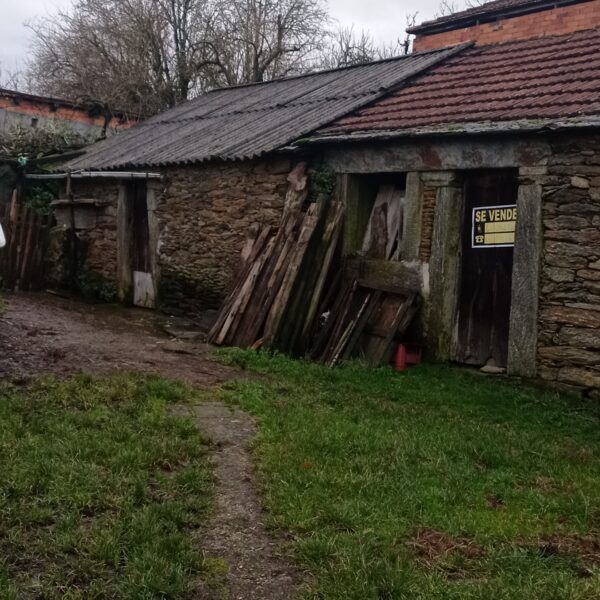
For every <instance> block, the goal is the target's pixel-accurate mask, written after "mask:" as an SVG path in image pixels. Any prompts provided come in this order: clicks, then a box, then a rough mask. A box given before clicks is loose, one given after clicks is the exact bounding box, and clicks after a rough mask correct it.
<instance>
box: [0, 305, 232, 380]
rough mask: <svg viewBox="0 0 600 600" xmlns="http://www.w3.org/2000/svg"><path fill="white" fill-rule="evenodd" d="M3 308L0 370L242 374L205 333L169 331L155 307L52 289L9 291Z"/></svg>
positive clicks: (26, 373) (7, 373) (20, 375)
mask: <svg viewBox="0 0 600 600" xmlns="http://www.w3.org/2000/svg"><path fill="white" fill-rule="evenodd" d="M6 304H7V306H6V309H5V310H4V311H3V312H2V313H0V377H9V378H12V379H13V380H20V379H27V378H29V377H33V376H36V375H40V374H57V375H71V374H75V373H98V374H107V373H114V372H115V371H130V372H131V371H133V372H143V373H152V374H156V375H160V376H162V377H166V378H170V379H179V380H181V381H185V382H186V383H189V384H191V385H195V386H201V387H207V386H211V385H215V384H218V383H222V382H223V381H226V380H228V379H231V378H232V377H236V376H237V377H239V372H238V371H236V370H235V369H232V368H229V367H227V366H224V365H222V364H220V363H218V362H216V361H215V360H214V359H213V358H212V355H211V352H210V348H209V347H208V346H206V345H205V344H203V343H201V342H200V341H187V342H184V341H181V340H176V339H174V338H173V337H172V336H169V335H167V333H166V332H165V328H168V327H169V325H170V323H169V321H168V320H167V319H166V318H165V317H162V316H160V315H158V314H156V313H154V312H151V311H145V310H139V309H128V308H122V307H115V306H93V305H89V304H83V303H81V302H77V301H73V300H67V299H64V298H59V297H56V296H50V295H45V294H19V295H9V296H7V297H6Z"/></svg>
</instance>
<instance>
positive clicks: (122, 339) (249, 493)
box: [0, 294, 295, 600]
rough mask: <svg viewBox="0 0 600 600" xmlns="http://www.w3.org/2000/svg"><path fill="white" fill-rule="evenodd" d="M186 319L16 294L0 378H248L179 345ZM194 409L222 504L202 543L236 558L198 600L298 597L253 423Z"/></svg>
mask: <svg viewBox="0 0 600 600" xmlns="http://www.w3.org/2000/svg"><path fill="white" fill-rule="evenodd" d="M176 325H177V323H173V322H168V321H166V320H165V318H163V317H161V316H159V315H157V314H156V313H153V312H149V311H144V310H137V309H125V308H121V307H114V306H108V307H106V306H91V305H87V304H82V303H80V302H76V301H71V300H66V299H63V298H58V297H55V296H48V295H43V294H38V295H28V294H20V295H9V296H8V297H7V298H6V306H5V308H4V310H3V311H2V313H0V379H2V378H9V379H11V380H13V381H15V382H26V381H27V380H28V379H29V378H32V377H35V376H37V375H41V374H56V375H72V374H76V373H94V374H109V373H114V372H116V371H128V372H143V373H151V374H156V375H160V376H162V377H166V378H170V379H178V380H181V381H184V382H186V383H189V384H191V385H193V386H197V387H204V388H206V387H210V386H214V385H216V384H219V383H222V382H224V381H227V380H229V379H232V378H235V377H238V378H239V377H240V372H239V371H237V370H235V369H233V368H230V367H227V366H224V365H222V364H220V363H218V362H217V361H215V360H214V358H213V356H212V354H211V350H210V348H209V347H208V346H206V345H205V344H203V343H202V342H201V341H200V340H201V335H198V336H189V335H186V336H185V337H187V338H190V337H191V338H192V339H187V340H186V341H182V340H181V339H175V338H174V337H173V336H172V335H171V336H170V335H168V334H167V333H166V331H173V327H174V326H176ZM181 411H186V414H189V416H191V417H192V418H193V419H194V420H195V422H196V423H197V425H198V427H199V429H200V430H201V431H202V433H203V434H204V435H205V436H206V437H207V438H208V439H209V440H211V441H212V455H211V457H212V461H213V463H214V467H215V475H216V479H217V487H216V506H215V512H214V515H213V517H212V520H211V522H210V523H209V524H208V527H207V529H206V530H205V531H203V532H202V535H201V539H200V540H199V542H198V543H199V546H200V547H201V548H202V550H203V551H204V552H206V553H207V554H208V555H209V556H211V557H213V558H217V559H223V560H225V561H227V564H228V566H229V572H228V574H227V577H226V581H225V582H224V587H225V596H223V589H218V590H216V589H213V590H210V589H202V590H199V592H198V594H199V595H198V599H199V600H217V599H219V600H220V599H221V598H223V597H225V598H227V599H228V600H284V599H285V600H291V599H292V598H293V596H294V590H295V585H294V572H293V570H292V568H291V567H290V566H289V565H288V564H287V563H286V561H285V560H284V558H283V557H282V556H281V552H280V549H281V545H280V541H279V540H276V539H274V538H272V537H271V536H270V535H269V533H268V532H267V530H266V528H265V526H264V514H263V512H262V509H261V504H260V499H259V496H258V494H257V491H256V482H255V477H254V469H253V464H252V459H251V457H250V454H249V451H248V445H249V443H250V441H251V439H252V438H253V437H254V435H255V426H254V422H253V420H252V418H251V417H250V416H249V415H247V414H246V413H243V412H241V411H232V410H230V409H229V408H227V407H225V406H223V405H221V404H218V403H207V404H201V405H198V406H195V407H187V408H183V409H181V408H180V409H178V412H181Z"/></svg>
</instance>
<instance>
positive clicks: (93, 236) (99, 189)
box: [46, 180, 119, 293]
mask: <svg viewBox="0 0 600 600" xmlns="http://www.w3.org/2000/svg"><path fill="white" fill-rule="evenodd" d="M63 192H64V190H63ZM73 193H74V199H75V222H76V224H77V240H78V244H77V250H78V257H77V262H78V280H79V283H80V285H82V286H83V287H89V286H93V287H95V288H98V289H104V290H105V291H106V290H112V291H115V290H116V285H117V204H118V200H119V183H118V182H116V181H109V180H99V181H91V180H90V181H83V180H75V181H73ZM80 199H86V200H89V199H94V200H96V201H98V205H96V206H94V205H90V204H85V205H84V204H78V203H77V201H78V200H80ZM62 212H63V213H66V214H68V212H69V211H68V210H67V209H62ZM66 221H67V223H62V224H61V223H60V220H59V225H58V226H57V227H56V228H55V229H54V230H53V231H52V233H51V236H50V245H49V248H48V254H47V257H46V265H47V266H46V279H47V282H48V284H49V285H52V286H57V287H64V286H68V285H70V282H69V281H68V274H69V272H70V268H71V267H70V266H69V263H70V261H71V256H70V252H69V247H70V244H69V242H68V239H67V236H68V233H67V230H68V228H69V226H70V218H69V217H68V216H67V218H66ZM82 291H84V292H85V293H87V292H91V290H82Z"/></svg>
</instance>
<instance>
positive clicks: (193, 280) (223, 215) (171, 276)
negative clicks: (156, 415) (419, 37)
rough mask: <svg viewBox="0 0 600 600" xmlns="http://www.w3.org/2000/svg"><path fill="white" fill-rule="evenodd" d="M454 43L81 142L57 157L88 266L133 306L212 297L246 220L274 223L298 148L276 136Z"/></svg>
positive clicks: (431, 60)
mask: <svg viewBox="0 0 600 600" xmlns="http://www.w3.org/2000/svg"><path fill="white" fill-rule="evenodd" d="M458 51H460V47H459V48H450V49H436V50H433V51H428V52H424V53H420V54H415V55H411V56H405V57H400V58H395V59H390V60H384V61H380V62H376V63H372V64H368V65H361V66H357V67H351V68H346V69H337V70H332V71H326V72H321V73H316V74H311V75H304V76H299V77H292V78H289V79H284V80H279V81H274V82H269V83H262V84H254V85H247V86H240V87H233V88H227V89H219V90H215V91H212V92H209V93H207V94H204V95H202V96H200V97H199V98H197V99H195V100H192V101H190V102H187V103H186V104H183V105H181V106H179V107H177V108H174V109H172V110H169V111H167V112H165V113H163V114H160V115H158V116H155V117H153V118H151V119H148V120H147V121H145V122H144V123H141V124H139V125H137V126H136V127H133V128H132V129H131V130H129V131H126V132H123V133H121V134H119V135H118V136H114V137H112V138H109V139H107V140H104V141H102V142H100V143H98V144H95V145H93V146H91V147H90V148H88V150H87V152H86V153H85V155H84V156H82V157H80V158H77V159H75V160H74V161H72V162H71V163H69V164H68V166H67V168H68V169H69V170H70V172H71V174H70V181H71V190H72V194H73V199H74V202H75V205H76V207H77V208H76V211H75V212H76V215H75V217H76V221H77V223H76V228H77V230H78V237H79V240H80V242H81V252H80V258H81V259H82V269H83V270H84V272H85V275H86V277H88V276H91V277H92V278H93V279H94V280H95V281H96V282H98V285H100V286H102V287H111V286H112V287H114V288H116V290H117V292H118V296H119V298H120V299H121V300H122V301H124V302H133V303H134V304H137V305H141V306H146V307H161V308H164V309H169V310H170V311H172V312H187V313H189V312H198V311H201V310H204V309H209V308H216V307H218V306H219V304H220V302H221V300H222V299H223V297H224V295H225V293H226V291H227V287H228V285H229V283H230V282H231V280H232V277H233V275H234V272H235V268H236V265H237V263H238V260H239V254H240V250H241V248H242V246H243V244H244V241H245V239H246V234H247V231H248V228H249V227H250V225H251V224H252V223H254V222H260V223H262V224H268V223H272V224H278V223H279V220H280V217H281V212H282V209H283V204H284V199H285V195H286V192H287V188H288V181H287V179H288V176H289V174H290V172H291V171H292V169H293V168H294V166H295V164H297V163H298V162H301V161H303V160H305V159H306V153H302V152H296V153H292V152H288V151H286V150H285V148H286V146H288V145H289V144H290V143H291V142H293V141H295V140H297V139H298V138H301V137H302V136H305V135H307V134H309V133H311V132H313V131H315V130H317V129H318V128H320V127H321V126H323V125H325V124H326V123H329V122H330V121H332V120H334V119H335V118H337V117H340V116H342V115H344V114H347V113H348V112H350V111H352V110H354V109H356V108H359V107H361V106H364V105H366V104H368V103H369V102H372V101H373V100H375V99H377V98H379V97H382V96H383V95H384V94H385V93H386V92H387V91H391V90H393V89H396V88H397V87H398V86H399V85H401V84H402V82H403V81H405V80H406V79H408V78H410V77H413V76H415V75H416V74H418V73H420V72H423V71H424V70H426V69H427V68H429V67H430V66H433V65H434V64H437V63H439V62H440V61H443V60H445V59H446V58H448V57H449V56H452V55H453V54H455V53H456V52H458ZM309 158H310V157H309ZM59 176H60V175H59ZM63 176H65V175H64V173H63ZM65 190H66V188H65ZM57 207H58V209H59V211H60V213H61V214H59V217H61V219H62V222H63V223H65V224H66V225H67V224H68V220H69V218H70V217H69V208H68V207H69V199H68V198H67V197H66V195H65V198H63V199H62V200H60V201H59V202H58V203H57Z"/></svg>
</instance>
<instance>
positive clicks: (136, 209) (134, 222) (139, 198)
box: [127, 181, 156, 308]
mask: <svg viewBox="0 0 600 600" xmlns="http://www.w3.org/2000/svg"><path fill="white" fill-rule="evenodd" d="M147 196H148V189H147V185H146V182H145V181H131V182H128V183H127V205H128V210H127V213H128V230H129V234H130V235H129V236H128V237H129V249H128V250H129V263H130V265H129V266H130V268H131V282H132V287H133V304H134V306H140V307H143V308H154V307H155V303H156V298H155V290H154V277H153V273H152V259H151V249H150V225H149V219H148V200H147Z"/></svg>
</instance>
